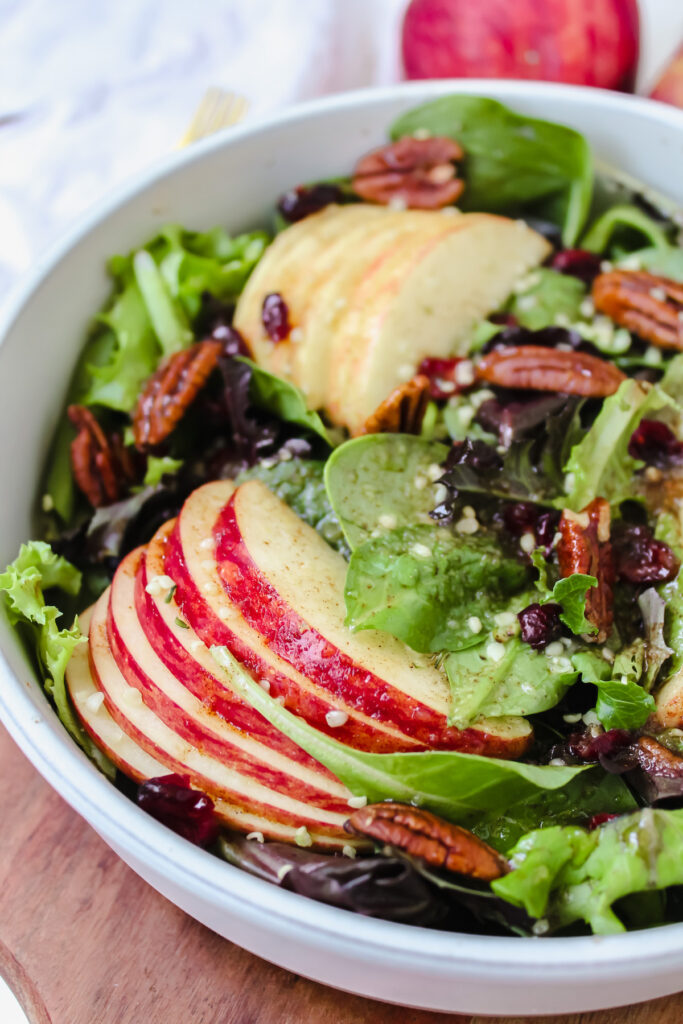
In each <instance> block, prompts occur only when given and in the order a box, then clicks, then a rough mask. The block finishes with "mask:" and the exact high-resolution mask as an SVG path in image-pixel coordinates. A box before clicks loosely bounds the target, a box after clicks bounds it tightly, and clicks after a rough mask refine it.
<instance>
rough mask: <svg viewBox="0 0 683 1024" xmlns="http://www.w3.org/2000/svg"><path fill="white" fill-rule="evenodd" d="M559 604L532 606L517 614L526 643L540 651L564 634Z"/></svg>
mask: <svg viewBox="0 0 683 1024" xmlns="http://www.w3.org/2000/svg"><path fill="white" fill-rule="evenodd" d="M560 611H561V608H560V606H559V604H530V605H527V607H526V608H523V609H522V611H521V612H518V613H517V619H518V621H519V624H520V626H521V634H520V635H521V637H522V640H524V642H525V643H527V644H529V646H530V647H533V648H534V650H535V651H540V650H542V649H543V648H544V647H547V646H548V644H549V643H551V642H552V641H553V640H557V639H558V638H559V636H560V634H561V632H562V623H561V622H560Z"/></svg>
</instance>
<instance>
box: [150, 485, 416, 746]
mask: <svg viewBox="0 0 683 1024" xmlns="http://www.w3.org/2000/svg"><path fill="white" fill-rule="evenodd" d="M233 490H234V486H233V485H232V484H229V483H227V484H226V483H225V482H224V481H220V482H215V483H210V484H205V485H204V486H203V487H200V488H198V489H197V490H196V491H194V492H193V493H192V494H191V495H190V496H189V498H188V499H187V501H186V502H185V504H184V506H183V509H182V511H181V514H180V518H179V520H178V524H177V527H176V529H175V530H174V531H173V532H172V533H171V534H170V536H169V537H168V538H167V540H166V543H165V545H164V548H165V550H164V554H163V562H160V561H159V557H158V549H157V546H156V543H155V541H153V542H152V544H150V546H149V549H148V556H147V557H148V559H149V566H148V571H149V573H150V574H151V575H152V576H155V575H162V574H166V575H168V576H169V577H170V578H171V579H173V580H174V581H175V582H176V583H177V585H178V586H177V590H176V592H175V596H174V599H175V600H176V601H177V602H179V608H180V610H181V615H182V616H183V618H184V619H185V620H186V621H187V622H188V623H189V624H190V625H191V626H192V628H193V629H194V631H195V633H196V634H197V636H199V637H200V638H201V639H202V640H203V641H204V643H205V644H206V646H207V647H211V646H212V645H214V644H215V645H218V646H225V647H227V648H228V649H229V650H230V651H231V653H232V654H233V655H234V656H235V657H236V658H237V659H238V661H240V662H242V664H243V665H244V666H245V667H246V668H247V669H248V671H249V672H250V673H251V674H252V675H253V676H254V677H255V678H258V679H261V680H265V681H267V682H268V683H269V686H270V693H271V695H272V696H274V697H278V698H279V699H281V700H284V702H285V706H286V707H288V708H289V709H290V710H292V711H295V712H296V714H298V715H301V717H303V718H305V719H306V720H307V721H308V722H309V723H310V724H311V725H314V726H315V727H316V728H317V729H320V730H321V731H323V732H327V733H328V734H329V735H333V736H334V737H335V739H338V740H339V741H340V742H342V743H347V744H348V745H349V746H352V747H356V748H357V749H359V750H371V751H373V752H374V753H390V752H396V751H399V750H401V751H405V750H421V749H426V748H427V747H428V743H426V741H424V740H422V741H419V740H418V739H416V738H414V737H412V736H410V735H406V734H404V733H403V732H402V731H401V730H400V729H399V728H398V727H397V726H396V725H395V724H394V723H393V722H381V721H378V720H377V719H376V718H375V717H373V716H372V715H370V714H364V713H363V711H362V709H360V708H359V707H358V706H357V705H356V704H355V703H354V702H353V701H349V700H347V699H346V696H345V694H344V692H343V690H342V689H340V688H339V687H338V686H334V687H331V688H330V687H326V686H323V685H321V683H320V681H319V680H318V678H317V674H316V673H314V672H311V673H303V672H298V671H297V670H296V669H295V668H294V667H293V666H292V665H291V664H289V663H288V662H287V661H285V660H284V659H282V658H280V657H279V656H278V654H277V653H276V652H275V651H274V650H273V648H272V645H270V644H269V643H268V642H266V640H265V639H264V637H263V636H262V635H261V633H260V632H259V631H258V630H257V629H255V628H254V627H253V626H252V625H250V624H249V623H248V622H247V621H246V619H245V618H244V616H243V615H242V613H241V611H240V609H239V608H238V607H237V606H236V605H235V604H234V602H232V601H230V600H229V599H228V597H227V595H226V594H225V591H224V589H223V586H222V581H221V577H220V574H219V568H218V565H217V563H216V558H215V554H214V552H213V551H212V550H210V547H213V546H214V542H213V527H214V524H215V522H216V519H217V517H218V515H219V514H220V512H221V510H222V508H223V507H224V505H225V504H226V501H227V500H228V499H229V497H230V495H231V494H232V492H233ZM207 541H208V543H209V545H210V547H207V546H206V545H207ZM162 566H163V568H162ZM164 613H165V617H166V618H168V608H167V607H166V608H165V609H164V610H163V612H162V614H164ZM213 670H214V671H215V665H214V666H213ZM334 712H337V714H336V715H334V714H333V715H332V718H331V720H328V718H327V716H328V715H329V714H331V713H334ZM340 712H341V715H340V714H339V713H340ZM344 715H346V716H347V717H346V718H344ZM340 719H343V720H341V721H340ZM330 721H332V722H333V723H334V724H330Z"/></svg>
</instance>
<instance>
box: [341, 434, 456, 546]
mask: <svg viewBox="0 0 683 1024" xmlns="http://www.w3.org/2000/svg"><path fill="white" fill-rule="evenodd" d="M447 454H448V448H447V446H446V445H444V444H440V443H439V442H438V441H429V440H427V439H425V438H422V437H413V436H412V435H410V434H368V435H367V436H366V437H356V438H353V439H352V440H351V441H347V442H346V443H345V444H342V445H340V446H339V448H337V449H336V450H335V451H334V452H333V453H332V455H331V456H330V458H329V459H328V460H327V464H326V466H325V486H326V487H327V494H328V496H329V499H330V504H331V505H332V507H333V509H334V510H335V512H336V513H337V515H338V516H339V521H340V522H341V524H342V528H343V530H344V533H345V534H346V538H347V540H348V542H349V546H350V547H351V549H352V550H353V548H356V547H358V545H359V544H362V543H363V542H364V541H367V540H368V539H369V538H370V537H371V535H372V534H374V533H375V531H377V530H387V529H394V528H395V527H397V526H407V525H408V524H409V523H412V522H414V521H415V519H416V518H417V517H419V516H420V515H421V514H422V515H424V516H426V515H427V514H428V513H429V512H430V511H431V510H432V509H433V508H434V506H435V505H436V504H437V501H436V496H435V491H436V488H435V480H436V479H438V477H440V476H441V473H442V470H441V468H440V463H442V462H443V461H444V459H445V458H446V456H447Z"/></svg>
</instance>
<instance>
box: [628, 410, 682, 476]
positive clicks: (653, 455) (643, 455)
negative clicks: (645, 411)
mask: <svg viewBox="0 0 683 1024" xmlns="http://www.w3.org/2000/svg"><path fill="white" fill-rule="evenodd" d="M628 453H629V455H630V456H631V458H633V459H642V461H643V462H646V463H647V465H648V466H658V467H659V468H660V469H663V468H666V467H667V466H670V465H671V464H672V463H673V462H681V461H683V441H679V440H678V439H677V438H676V435H675V434H674V432H673V430H670V429H669V427H667V425H666V423H660V421H659V420H641V421H640V425H639V426H638V427H636V429H635V430H634V431H633V433H632V434H631V440H630V441H629V443H628Z"/></svg>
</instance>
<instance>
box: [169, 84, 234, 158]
mask: <svg viewBox="0 0 683 1024" xmlns="http://www.w3.org/2000/svg"><path fill="white" fill-rule="evenodd" d="M248 109H249V103H248V101H247V100H246V98H245V97H244V96H241V95H239V94H238V93H234V92H227V91H226V90H225V89H220V88H218V87H217V86H211V88H209V89H207V90H206V92H205V93H204V95H203V96H202V99H201V101H200V103H199V106H198V107H197V109H196V110H195V112H194V116H193V118H192V120H191V122H190V125H189V127H188V129H187V132H186V133H185V135H184V136H183V138H182V139H181V141H180V145H181V146H187V145H189V143H190V142H195V141H196V140H197V139H203V138H206V137H207V136H208V135H213V134H214V133H215V132H217V131H220V130H221V128H227V127H228V126H230V125H234V124H238V122H239V121H241V120H242V118H243V117H244V116H245V114H246V112H247V110H248Z"/></svg>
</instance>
